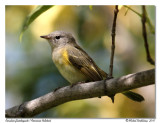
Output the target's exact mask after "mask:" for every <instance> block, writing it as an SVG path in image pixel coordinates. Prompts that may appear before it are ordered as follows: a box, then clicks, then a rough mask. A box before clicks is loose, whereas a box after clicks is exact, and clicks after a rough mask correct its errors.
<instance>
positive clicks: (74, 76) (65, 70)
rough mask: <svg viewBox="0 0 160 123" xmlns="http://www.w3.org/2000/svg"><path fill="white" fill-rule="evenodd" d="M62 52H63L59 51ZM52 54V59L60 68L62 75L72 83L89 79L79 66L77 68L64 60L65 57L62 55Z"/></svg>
mask: <svg viewBox="0 0 160 123" xmlns="http://www.w3.org/2000/svg"><path fill="white" fill-rule="evenodd" d="M57 54H61V53H57ZM57 54H56V55H54V54H52V55H53V56H52V60H53V62H54V63H55V65H56V67H57V68H58V70H59V72H60V73H61V75H62V76H63V77H64V78H65V79H66V80H67V81H69V82H70V83H71V84H73V83H76V82H82V81H87V80H88V79H87V77H86V76H85V75H84V74H83V73H82V72H81V71H80V70H78V69H77V68H75V67H74V66H73V65H72V64H70V63H69V62H67V61H66V60H64V57H63V56H61V55H57Z"/></svg>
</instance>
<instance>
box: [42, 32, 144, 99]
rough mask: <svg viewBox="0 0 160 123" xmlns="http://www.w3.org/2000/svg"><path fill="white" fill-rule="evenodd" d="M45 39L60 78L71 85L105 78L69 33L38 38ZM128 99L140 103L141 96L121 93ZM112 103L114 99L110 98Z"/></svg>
mask: <svg viewBox="0 0 160 123" xmlns="http://www.w3.org/2000/svg"><path fill="white" fill-rule="evenodd" d="M40 37H41V38H45V39H47V41H48V42H49V44H50V46H51V49H52V60H53V62H54V64H55V65H56V67H57V68H58V70H59V72H60V73H61V74H62V76H63V77H64V78H65V79H66V80H67V81H69V82H70V83H71V84H72V85H73V84H75V83H78V82H90V81H99V80H103V79H106V78H107V73H105V72H104V71H103V70H101V69H100V68H99V67H98V66H97V65H96V64H95V62H94V61H93V59H92V58H91V57H90V56H89V55H88V54H87V53H86V52H85V51H84V50H83V49H82V48H81V47H80V46H79V45H78V44H77V43H76V41H75V38H74V37H73V36H72V34H71V33H68V32H64V31H55V32H52V33H50V34H48V35H44V36H40ZM122 94H124V95H125V96H127V97H128V98H130V99H132V100H134V101H138V102H141V101H143V100H144V98H143V96H141V95H139V94H137V93H134V92H132V91H127V92H123V93H122ZM111 99H112V102H114V98H113V97H111Z"/></svg>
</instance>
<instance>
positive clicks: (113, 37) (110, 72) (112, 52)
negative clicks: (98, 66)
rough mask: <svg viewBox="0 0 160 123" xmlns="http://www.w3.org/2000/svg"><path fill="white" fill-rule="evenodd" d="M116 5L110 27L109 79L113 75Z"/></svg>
mask: <svg viewBox="0 0 160 123" xmlns="http://www.w3.org/2000/svg"><path fill="white" fill-rule="evenodd" d="M118 12H119V10H118V5H116V6H115V9H114V19H113V25H112V34H111V36H112V46H111V57H110V69H109V77H110V78H111V77H112V73H113V60H114V50H115V35H116V20H117V14H118Z"/></svg>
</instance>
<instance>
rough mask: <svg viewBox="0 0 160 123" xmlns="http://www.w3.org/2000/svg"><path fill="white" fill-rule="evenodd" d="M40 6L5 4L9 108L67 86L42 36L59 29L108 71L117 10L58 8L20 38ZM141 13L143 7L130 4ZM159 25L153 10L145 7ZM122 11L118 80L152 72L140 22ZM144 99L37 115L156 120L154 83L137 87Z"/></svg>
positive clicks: (72, 105)
mask: <svg viewBox="0 0 160 123" xmlns="http://www.w3.org/2000/svg"><path fill="white" fill-rule="evenodd" d="M35 7H36V6H10V5H7V6H6V10H5V11H6V16H5V22H6V25H5V26H6V36H5V37H6V45H5V49H6V50H5V54H6V58H5V65H6V66H5V67H6V73H5V75H6V77H5V78H6V92H5V98H6V102H5V104H6V106H5V108H6V109H7V108H10V107H13V106H15V105H19V104H21V103H22V102H24V101H29V100H32V99H35V98H37V97H39V96H42V95H44V94H46V93H48V92H50V91H53V90H54V89H55V88H57V87H62V86H66V85H69V83H68V82H67V81H66V80H65V79H64V78H63V77H62V76H61V75H60V73H59V72H58V70H57V69H56V67H55V65H54V64H53V62H52V59H51V49H50V46H49V44H48V42H47V41H45V40H44V39H41V38H40V36H41V35H45V34H49V33H50V32H53V31H55V30H64V31H68V32H71V33H72V34H73V35H74V37H75V38H76V40H77V42H78V43H79V44H80V45H81V46H82V47H83V49H84V50H85V51H86V52H87V53H88V54H89V55H90V56H91V57H92V58H93V59H94V60H95V62H96V63H97V65H98V66H99V67H100V68H102V69H103V70H104V71H106V72H107V73H108V71H109V63H110V49H111V28H112V22H113V15H114V14H113V11H114V6H92V7H90V8H89V6H54V7H52V8H51V9H49V10H47V11H46V12H44V13H43V14H42V15H40V16H39V17H38V18H37V19H36V20H35V21H34V22H33V23H32V24H31V25H30V26H29V28H28V29H27V30H26V32H25V33H24V36H23V39H22V42H19V34H20V31H21V28H22V25H23V23H24V21H25V19H26V17H27V15H29V13H31V12H32V10H33V9H34V8H35ZM130 7H131V8H133V9H134V10H136V11H137V12H139V13H141V6H130ZM146 9H147V12H148V16H149V18H150V20H151V22H152V23H153V25H155V6H146ZM125 12H126V8H125V7H122V6H121V8H120V11H119V14H118V18H117V28H116V49H115V59H114V72H113V75H114V77H120V76H122V75H126V74H130V73H135V72H139V71H143V70H148V69H151V68H154V66H152V65H150V64H149V63H148V62H147V61H146V53H145V49H144V42H143V37H142V32H141V28H142V25H141V18H140V17H139V16H138V15H137V14H135V13H134V12H132V11H130V10H129V11H128V12H127V15H126V16H125ZM147 29H148V31H147V32H148V43H149V49H150V52H151V56H152V58H153V59H155V35H154V34H152V33H151V32H150V30H149V28H148V27H147ZM134 91H136V92H138V93H140V94H142V95H143V96H144V97H145V101H144V102H142V103H138V102H134V101H132V100H130V99H128V98H126V97H124V96H123V95H122V94H117V95H116V96H115V103H114V104H113V103H112V102H111V100H110V98H108V97H102V98H92V99H85V100H78V101H72V102H67V103H65V104H62V105H59V106H57V107H55V108H52V109H50V110H48V111H46V112H43V113H41V114H39V115H37V116H35V117H55V118H142V117H144V118H154V117H155V85H151V86H147V87H142V88H139V89H135V90H134Z"/></svg>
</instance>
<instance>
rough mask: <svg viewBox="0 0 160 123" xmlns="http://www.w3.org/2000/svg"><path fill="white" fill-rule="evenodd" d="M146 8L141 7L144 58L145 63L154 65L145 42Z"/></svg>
mask: <svg viewBox="0 0 160 123" xmlns="http://www.w3.org/2000/svg"><path fill="white" fill-rule="evenodd" d="M145 23H146V8H145V6H144V5H143V6H142V34H143V39H144V46H145V49H146V56H147V61H148V62H149V63H150V64H152V65H155V62H154V60H153V59H152V58H151V55H150V52H149V45H148V41H147V32H146V25H145Z"/></svg>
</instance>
